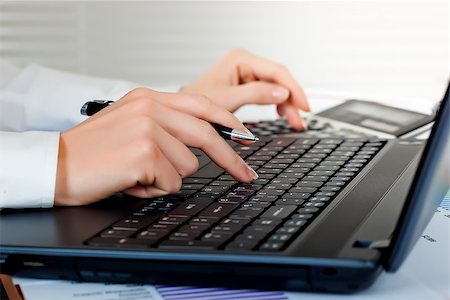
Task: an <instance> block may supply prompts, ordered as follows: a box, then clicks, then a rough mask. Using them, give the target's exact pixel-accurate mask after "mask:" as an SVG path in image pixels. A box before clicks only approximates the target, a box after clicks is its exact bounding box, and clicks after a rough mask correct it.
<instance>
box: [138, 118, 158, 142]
mask: <svg viewBox="0 0 450 300" xmlns="http://www.w3.org/2000/svg"><path fill="white" fill-rule="evenodd" d="M133 121H134V122H135V123H136V124H135V126H134V130H136V131H137V132H138V136H139V138H143V139H148V138H149V137H150V136H153V134H154V132H155V130H156V126H157V125H156V123H155V121H153V120H152V119H150V118H149V117H147V116H140V117H138V118H134V119H133Z"/></svg>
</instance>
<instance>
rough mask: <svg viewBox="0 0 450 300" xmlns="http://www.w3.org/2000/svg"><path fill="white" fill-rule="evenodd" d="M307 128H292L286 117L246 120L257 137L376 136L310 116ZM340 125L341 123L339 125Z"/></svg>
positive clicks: (356, 137) (365, 137) (366, 137)
mask: <svg viewBox="0 0 450 300" xmlns="http://www.w3.org/2000/svg"><path fill="white" fill-rule="evenodd" d="M306 123H307V125H308V130H306V131H300V132H299V131H296V130H295V129H293V128H292V127H291V126H290V125H289V123H288V122H287V120H286V118H279V119H277V120H267V121H259V122H246V123H244V124H245V127H247V128H248V129H249V130H250V131H251V132H252V133H253V134H254V135H256V136H258V137H261V136H263V137H272V138H274V137H279V136H287V137H289V136H290V135H294V136H295V137H296V138H320V139H322V138H347V139H349V138H350V139H360V138H363V139H371V138H377V136H375V135H369V134H367V133H364V132H362V131H358V130H357V129H353V128H350V127H349V128H336V127H335V126H334V125H333V122H332V121H331V120H330V122H326V121H323V120H322V121H319V120H317V119H314V117H310V118H307V119H306ZM341 126H342V125H341Z"/></svg>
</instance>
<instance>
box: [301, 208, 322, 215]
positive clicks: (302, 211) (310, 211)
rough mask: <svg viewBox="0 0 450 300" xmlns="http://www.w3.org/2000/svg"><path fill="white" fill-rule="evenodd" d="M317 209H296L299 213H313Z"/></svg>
mask: <svg viewBox="0 0 450 300" xmlns="http://www.w3.org/2000/svg"><path fill="white" fill-rule="evenodd" d="M318 211H319V209H318V208H317V207H302V208H300V209H298V210H297V212H298V213H299V214H313V213H316V212H318Z"/></svg>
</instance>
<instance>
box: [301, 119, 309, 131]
mask: <svg viewBox="0 0 450 300" xmlns="http://www.w3.org/2000/svg"><path fill="white" fill-rule="evenodd" d="M300 120H301V121H302V126H303V130H308V124H307V123H306V122H305V120H303V119H300Z"/></svg>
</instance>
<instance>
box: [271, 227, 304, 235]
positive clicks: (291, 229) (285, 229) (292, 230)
mask: <svg viewBox="0 0 450 300" xmlns="http://www.w3.org/2000/svg"><path fill="white" fill-rule="evenodd" d="M300 229H301V227H300V226H283V227H281V228H279V229H278V230H277V231H276V233H278V234H284V233H289V234H294V233H296V232H298V231H299V230H300Z"/></svg>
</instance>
